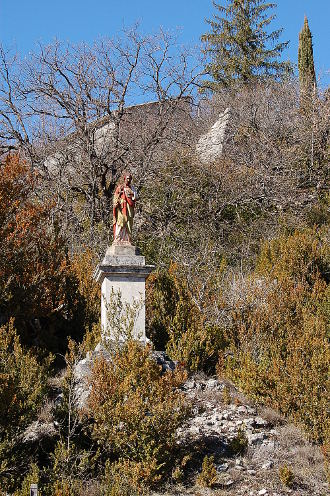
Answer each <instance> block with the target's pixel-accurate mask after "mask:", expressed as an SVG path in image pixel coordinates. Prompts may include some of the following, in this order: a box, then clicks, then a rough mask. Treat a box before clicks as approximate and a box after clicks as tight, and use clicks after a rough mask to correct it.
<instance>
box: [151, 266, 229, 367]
mask: <svg viewBox="0 0 330 496" xmlns="http://www.w3.org/2000/svg"><path fill="white" fill-rule="evenodd" d="M147 289H148V293H147V294H148V299H147V308H148V313H147V324H148V325H147V329H148V331H149V336H150V337H151V339H152V340H153V342H154V343H155V344H156V349H164V346H166V351H167V353H168V354H169V356H170V357H171V358H172V359H174V360H177V361H179V362H180V363H182V364H184V366H185V367H187V368H188V369H189V370H191V371H197V370H203V371H204V372H207V373H214V371H215V367H216V364H217V360H218V354H219V350H220V349H223V348H224V347H225V340H224V336H223V331H222V329H220V328H219V327H218V326H216V325H214V324H212V322H210V321H209V320H208V319H207V317H206V312H204V309H203V308H198V306H197V305H196V303H195V302H194V300H193V297H192V293H191V291H190V290H189V289H188V285H187V282H186V281H185V278H184V276H183V275H182V274H180V272H179V269H178V267H177V266H176V265H174V264H172V265H171V267H170V269H169V270H168V271H165V272H164V271H163V272H160V273H158V274H157V273H156V274H154V275H152V276H151V277H150V281H149V282H148V288H147ZM207 303H208V302H207ZM158 346H159V347H160V348H158Z"/></svg>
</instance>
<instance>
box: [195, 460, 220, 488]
mask: <svg viewBox="0 0 330 496" xmlns="http://www.w3.org/2000/svg"><path fill="white" fill-rule="evenodd" d="M217 480H218V474H217V469H216V467H215V465H214V456H205V457H204V460H203V464H202V471H201V473H200V474H199V476H198V477H197V484H199V485H200V486H202V487H214V486H215V484H216V483H217Z"/></svg>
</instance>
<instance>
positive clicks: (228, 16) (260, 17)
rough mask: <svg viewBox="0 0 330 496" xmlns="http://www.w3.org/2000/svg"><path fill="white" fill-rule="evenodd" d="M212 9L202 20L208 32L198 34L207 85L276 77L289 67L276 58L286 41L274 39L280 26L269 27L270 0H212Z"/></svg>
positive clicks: (279, 30) (285, 71) (271, 5)
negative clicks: (213, 8)
mask: <svg viewBox="0 0 330 496" xmlns="http://www.w3.org/2000/svg"><path fill="white" fill-rule="evenodd" d="M213 5H214V7H215V9H216V11H217V12H216V13H215V14H214V15H213V18H212V19H211V20H207V21H206V22H207V23H208V24H209V25H210V26H211V32H209V33H207V34H204V35H203V36H202V38H201V39H202V42H203V43H204V49H203V52H204V54H205V55H206V57H207V58H208V62H207V64H206V67H205V69H206V72H207V73H208V74H209V75H210V76H211V77H212V80H211V81H208V82H206V83H205V86H206V87H207V88H210V89H212V90H216V89H217V87H218V86H228V85H231V84H233V83H235V82H236V81H240V82H243V83H250V82H253V81H256V80H262V79H265V78H267V77H272V78H274V79H278V78H280V77H281V76H283V75H284V74H287V73H288V71H289V70H290V64H288V63H287V62H281V61H279V60H278V58H279V57H280V55H281V53H282V52H283V50H284V49H285V48H286V46H287V45H288V42H284V43H280V42H278V39H279V37H280V35H281V33H282V31H283V29H278V30H276V31H270V30H269V29H268V26H269V24H270V23H271V22H272V21H273V20H274V19H275V17H276V16H275V14H269V13H268V11H269V9H273V8H275V7H276V4H274V3H265V1H264V0H231V1H230V0H226V3H225V4H224V5H221V4H218V3H216V2H215V1H213Z"/></svg>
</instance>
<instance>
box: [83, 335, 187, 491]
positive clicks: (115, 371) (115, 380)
mask: <svg viewBox="0 0 330 496" xmlns="http://www.w3.org/2000/svg"><path fill="white" fill-rule="evenodd" d="M150 351H151V350H150V348H149V347H143V345H141V344H140V343H138V342H136V341H132V340H128V341H127V342H126V343H124V344H123V345H122V347H121V348H120V349H117V350H116V353H113V354H112V357H111V361H106V360H105V359H99V360H98V361H97V362H96V363H95V365H94V367H93V371H92V377H91V392H90V396H89V400H88V409H87V415H88V416H89V417H90V418H91V419H92V421H93V437H94V439H95V440H96V441H97V443H99V445H100V446H102V450H103V451H104V452H105V453H106V455H107V456H108V457H110V459H112V460H114V461H115V460H120V463H121V464H123V463H124V464H125V463H130V464H131V469H130V471H131V472H132V473H133V472H134V477H135V479H136V481H138V480H141V481H145V482H147V483H149V484H152V483H155V482H157V481H158V480H160V479H161V478H162V477H163V476H164V474H166V473H168V470H169V469H170V468H171V466H172V464H173V462H174V458H173V456H174V453H175V451H176V442H175V439H176V430H177V428H178V427H179V426H181V425H182V424H183V422H184V421H185V419H186V418H187V416H188V413H189V408H188V406H187V404H186V401H185V399H184V397H183V394H182V393H181V392H180V391H179V390H178V387H179V386H180V385H181V384H182V383H183V381H184V380H185V378H186V374H185V372H184V371H183V370H181V369H177V370H176V371H175V372H173V373H170V372H168V373H166V374H164V375H162V374H161V370H160V367H159V366H158V365H157V364H156V362H155V361H154V360H153V359H152V358H151V356H150Z"/></svg>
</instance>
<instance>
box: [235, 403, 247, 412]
mask: <svg viewBox="0 0 330 496" xmlns="http://www.w3.org/2000/svg"><path fill="white" fill-rule="evenodd" d="M237 411H238V413H243V414H245V413H246V407H245V406H243V405H242V406H239V407H238V408H237Z"/></svg>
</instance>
